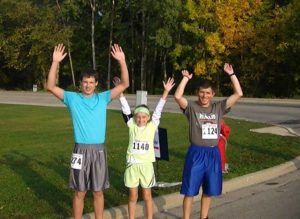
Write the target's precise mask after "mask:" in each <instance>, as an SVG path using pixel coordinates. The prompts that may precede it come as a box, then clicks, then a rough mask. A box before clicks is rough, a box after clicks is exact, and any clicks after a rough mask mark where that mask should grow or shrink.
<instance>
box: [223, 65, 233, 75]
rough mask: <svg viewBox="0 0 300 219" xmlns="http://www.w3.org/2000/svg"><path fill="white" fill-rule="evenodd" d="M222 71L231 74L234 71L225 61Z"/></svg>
mask: <svg viewBox="0 0 300 219" xmlns="http://www.w3.org/2000/svg"><path fill="white" fill-rule="evenodd" d="M224 71H225V72H226V73H227V74H228V75H231V74H233V73H234V71H233V67H232V65H230V64H228V63H225V65H224Z"/></svg>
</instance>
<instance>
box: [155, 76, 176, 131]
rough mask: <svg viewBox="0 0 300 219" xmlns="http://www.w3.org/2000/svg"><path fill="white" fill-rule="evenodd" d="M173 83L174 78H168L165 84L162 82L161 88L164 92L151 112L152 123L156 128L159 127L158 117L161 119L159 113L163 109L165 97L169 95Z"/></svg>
mask: <svg viewBox="0 0 300 219" xmlns="http://www.w3.org/2000/svg"><path fill="white" fill-rule="evenodd" d="M174 85H175V83H174V78H168V80H167V81H166V82H164V81H163V86H164V92H163V94H162V96H161V98H160V100H159V102H158V104H157V106H156V108H155V110H154V112H153V115H152V121H153V122H154V123H155V124H156V125H157V126H158V125H159V121H160V117H161V112H162V110H163V108H164V105H165V103H166V101H167V97H168V95H169V92H170V90H171V89H172V88H173V87H174Z"/></svg>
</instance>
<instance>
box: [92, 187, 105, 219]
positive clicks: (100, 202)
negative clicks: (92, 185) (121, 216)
mask: <svg viewBox="0 0 300 219" xmlns="http://www.w3.org/2000/svg"><path fill="white" fill-rule="evenodd" d="M93 205H94V212H95V219H102V218H103V210H104V195H103V192H102V191H98V192H93Z"/></svg>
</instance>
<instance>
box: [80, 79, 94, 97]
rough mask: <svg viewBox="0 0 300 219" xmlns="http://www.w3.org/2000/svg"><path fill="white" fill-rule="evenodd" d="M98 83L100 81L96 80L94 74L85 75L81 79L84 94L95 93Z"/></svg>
mask: <svg viewBox="0 0 300 219" xmlns="http://www.w3.org/2000/svg"><path fill="white" fill-rule="evenodd" d="M97 85H98V82H97V81H96V79H95V77H93V76H90V77H83V78H82V80H81V89H82V94H83V95H84V96H91V95H93V94H94V92H95V89H96V86H97Z"/></svg>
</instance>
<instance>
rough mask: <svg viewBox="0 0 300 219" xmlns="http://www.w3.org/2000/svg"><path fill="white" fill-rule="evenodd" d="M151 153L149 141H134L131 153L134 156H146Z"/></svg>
mask: <svg viewBox="0 0 300 219" xmlns="http://www.w3.org/2000/svg"><path fill="white" fill-rule="evenodd" d="M148 151H149V143H148V142H147V141H133V143H132V145H131V152H132V153H134V154H145V153H147V152H148Z"/></svg>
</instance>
